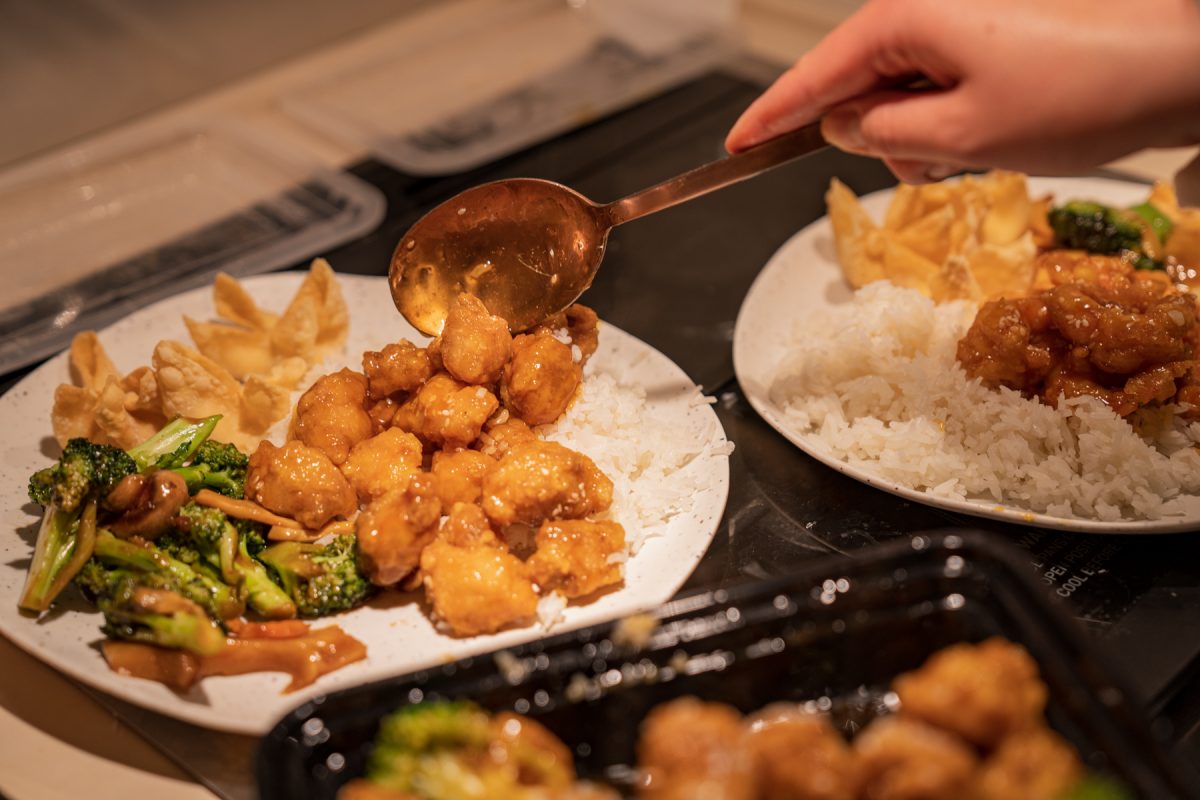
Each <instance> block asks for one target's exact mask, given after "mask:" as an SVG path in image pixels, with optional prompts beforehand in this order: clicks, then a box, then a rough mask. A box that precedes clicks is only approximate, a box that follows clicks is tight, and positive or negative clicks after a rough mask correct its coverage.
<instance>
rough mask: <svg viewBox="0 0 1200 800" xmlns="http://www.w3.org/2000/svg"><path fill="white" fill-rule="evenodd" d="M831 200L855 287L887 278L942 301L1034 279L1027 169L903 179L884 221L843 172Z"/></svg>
mask: <svg viewBox="0 0 1200 800" xmlns="http://www.w3.org/2000/svg"><path fill="white" fill-rule="evenodd" d="M826 202H827V204H828V207H829V219H830V222H831V224H832V226H833V233H834V242H835V245H836V249H837V255H838V261H839V262H840V263H841V266H842V271H843V273H844V274H845V276H846V280H847V281H848V282H849V283H850V285H851V286H853V287H854V288H856V289H857V288H859V287H861V286H864V285H866V284H867V283H870V282H871V281H875V280H883V279H887V280H890V281H892V282H893V283H895V284H897V285H899V286H905V287H909V288H912V289H917V290H918V291H920V292H922V293H923V294H925V295H927V296H929V297H932V298H933V299H934V300H937V301H939V302H941V301H945V300H957V299H968V300H973V301H981V300H986V299H990V298H993V297H1000V296H1006V295H1007V296H1012V295H1015V294H1023V293H1025V292H1027V291H1028V290H1029V287H1030V285H1031V283H1032V281H1033V277H1034V269H1033V257H1034V255H1035V254H1036V251H1037V244H1036V241H1035V238H1034V235H1033V234H1032V233H1031V232H1030V229H1031V220H1034V219H1035V218H1036V212H1037V210H1038V209H1037V207H1036V204H1034V203H1033V202H1032V201H1031V200H1030V198H1029V193H1028V190H1027V188H1026V183H1025V176H1024V175H1022V174H1021V173H1018V172H1005V171H1002V170H997V171H993V172H989V173H987V174H986V175H982V176H971V175H967V176H964V177H963V178H961V179H959V180H956V181H946V182H942V183H934V184H928V185H925V186H910V185H901V186H899V187H897V188H896V191H895V193H894V194H893V196H892V200H891V203H890V205H889V206H888V209H887V211H886V213H885V214H884V219H883V224H882V225H876V224H875V222H874V220H872V219H871V217H870V215H869V214H867V212H866V210H865V209H864V208H863V207H862V205H861V204H860V203H859V201H858V198H857V197H855V195H854V193H853V192H852V191H850V190H849V189H848V188H847V187H846V186H845V185H843V184H842V183H841V182H840V181H838V180H837V179H834V180H833V181H831V182H830V186H829V191H828V193H827V194H826ZM1042 214H1043V218H1044V210H1043V211H1042Z"/></svg>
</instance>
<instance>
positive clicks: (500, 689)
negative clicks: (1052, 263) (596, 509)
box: [257, 531, 1197, 800]
mask: <svg viewBox="0 0 1200 800" xmlns="http://www.w3.org/2000/svg"><path fill="white" fill-rule="evenodd" d="M1044 597H1045V595H1044V593H1043V592H1041V591H1039V589H1038V588H1037V587H1035V586H1034V585H1033V584H1032V583H1031V582H1030V581H1029V580H1028V579H1027V578H1026V577H1025V570H1022V569H1021V567H1020V566H1019V564H1018V562H1016V561H1014V557H1013V556H1012V554H1011V553H1010V552H1009V548H1008V547H1007V546H1006V545H1005V546H1002V545H1000V544H997V543H996V542H995V541H994V540H992V539H989V538H987V537H984V536H981V535H979V534H977V533H975V532H971V531H963V532H951V533H945V532H941V533H938V534H934V535H929V536H920V535H918V536H915V537H913V538H912V539H911V540H908V541H905V542H902V543H893V544H888V545H884V546H880V547H878V548H875V549H873V550H872V551H871V552H869V553H868V552H866V551H864V552H862V553H860V554H859V557H858V558H855V559H853V560H849V559H843V558H838V559H831V560H827V561H822V562H820V563H815V564H814V565H813V566H812V568H810V569H806V570H804V571H803V572H801V573H798V574H796V575H793V576H790V577H788V578H784V579H779V580H773V581H770V582H765V583H761V584H754V585H748V586H743V587H739V588H737V589H734V590H730V591H725V590H719V591H715V592H709V593H704V594H699V595H695V596H692V597H688V598H683V599H680V600H676V601H674V602H672V603H670V604H668V605H666V606H664V607H663V608H661V609H659V611H658V612H656V615H657V616H658V617H659V618H660V620H661V624H660V626H659V628H658V630H657V631H656V632H655V633H654V634H653V636H652V637H651V639H650V642H649V643H648V644H646V645H645V646H644V647H642V648H636V649H635V648H630V647H621V646H619V645H617V644H614V642H613V640H612V638H611V633H612V630H613V626H612V625H600V626H596V627H592V628H588V629H585V630H582V631H578V632H574V633H569V634H564V635H561V636H557V637H554V638H551V639H546V640H542V641H540V642H534V643H531V644H528V645H524V646H522V647H519V648H516V649H513V650H511V651H508V653H507V654H506V655H502V656H499V657H497V656H495V655H493V656H481V657H477V658H473V659H465V660H463V661H459V662H457V663H454V664H447V665H445V666H443V667H440V668H436V669H430V670H425V671H422V672H418V673H413V674H412V675H408V676H404V677H401V678H396V679H392V680H388V681H383V682H380V683H375V684H369V685H366V686H362V687H358V688H355V689H350V690H346V691H343V692H339V693H337V694H333V695H330V696H328V697H325V698H319V699H317V700H314V701H313V702H310V703H306V704H304V705H303V706H301V707H300V708H298V709H296V710H295V711H293V712H292V713H291V714H289V715H288V716H287V717H285V718H284V719H283V720H282V721H280V722H279V724H278V725H277V726H276V727H275V728H274V730H272V731H271V733H269V734H268V735H267V736H266V738H265V739H264V740H263V742H262V745H261V747H260V749H259V753H258V759H257V777H258V782H259V788H260V791H261V793H262V797H264V798H268V799H271V798H332V797H334V796H335V794H336V791H337V788H338V787H339V786H340V785H341V784H343V783H344V782H346V781H347V780H349V779H350V778H352V777H355V776H357V775H359V774H361V772H362V769H363V765H364V763H365V759H366V754H367V751H368V748H369V746H370V743H371V741H372V739H373V737H374V736H375V733H376V730H377V727H378V723H379V719H380V717H382V716H383V715H385V714H387V713H389V712H391V711H393V710H395V709H396V708H399V707H401V706H404V705H407V704H410V703H414V702H420V701H422V700H430V699H436V698H471V699H474V700H475V701H477V702H478V703H480V704H481V705H483V706H484V707H486V708H489V709H492V710H515V711H517V712H519V713H524V714H528V715H531V716H534V717H537V718H538V719H539V720H540V721H541V722H543V723H544V724H546V725H547V726H548V727H549V728H550V729H551V730H552V731H554V732H555V733H556V734H558V735H559V736H560V737H561V738H562V739H563V741H564V742H566V744H567V745H568V746H569V747H571V748H572V749H573V751H574V753H575V756H576V766H577V767H578V769H579V772H580V774H581V775H582V776H584V777H589V778H593V779H601V780H607V781H610V782H612V783H614V784H615V785H618V786H620V785H621V784H622V783H623V782H624V781H625V780H627V779H628V778H629V777H630V774H631V771H630V769H629V765H630V764H632V763H633V759H634V747H635V743H636V740H637V729H638V721H639V720H641V719H642V718H643V717H644V716H645V715H646V713H647V712H648V711H649V710H650V709H651V708H652V707H653V706H654V705H656V704H658V703H661V702H664V701H666V700H670V699H671V698H674V697H679V696H681V695H688V694H692V695H697V696H700V697H703V698H706V699H709V700H720V701H723V702H727V703H731V704H732V705H734V706H737V707H738V708H740V709H742V710H743V711H752V710H754V709H758V708H761V707H762V706H764V705H766V704H768V703H770V702H773V701H779V700H791V701H815V702H817V703H819V704H820V707H821V708H824V709H829V710H830V711H831V713H832V715H833V717H834V720H835V721H836V722H838V723H840V724H841V725H842V726H843V727H846V728H852V726H854V725H858V724H862V723H864V722H865V721H867V720H869V719H870V718H871V717H872V716H874V715H875V714H876V713H877V711H878V710H880V703H881V700H882V697H883V694H884V692H885V690H886V687H887V685H888V684H889V683H890V681H891V679H892V678H893V677H895V676H896V675H897V674H898V673H900V672H903V671H905V670H909V669H913V668H915V667H917V666H919V665H920V664H921V663H922V662H923V661H924V660H925V658H926V657H928V656H929V655H930V654H932V653H933V652H934V651H936V650H938V649H940V648H942V647H945V646H947V645H949V644H951V643H954V642H959V641H978V640H981V639H984V638H987V637H989V636H993V635H1001V636H1004V637H1006V638H1008V639H1010V640H1012V641H1015V642H1019V643H1021V644H1023V645H1024V646H1025V647H1026V648H1027V649H1028V650H1029V652H1030V653H1031V654H1032V655H1033V657H1034V658H1035V659H1036V660H1037V662H1038V664H1039V665H1040V668H1041V671H1042V677H1043V679H1044V680H1045V682H1046V684H1047V686H1048V688H1049V694H1050V703H1049V707H1048V710H1047V714H1048V716H1049V719H1050V723H1051V725H1052V726H1053V727H1055V728H1056V729H1057V730H1058V731H1059V732H1060V733H1062V734H1063V735H1064V736H1065V737H1066V738H1067V739H1069V740H1070V741H1071V742H1072V743H1074V745H1075V746H1076V747H1077V748H1078V749H1079V752H1080V754H1081V756H1082V757H1083V760H1084V761H1085V763H1086V764H1087V765H1088V766H1089V767H1091V768H1093V769H1097V770H1100V771H1103V772H1106V773H1108V774H1110V775H1112V776H1114V777H1117V778H1119V779H1120V780H1121V781H1123V782H1124V783H1125V784H1126V786H1127V787H1128V788H1129V789H1131V790H1132V791H1134V792H1135V793H1136V794H1137V796H1139V797H1143V798H1154V800H1166V799H1167V798H1187V797H1196V796H1197V794H1196V792H1195V787H1192V786H1190V785H1189V784H1188V783H1187V782H1185V780H1184V779H1183V778H1182V777H1181V776H1180V775H1179V773H1178V772H1177V771H1176V769H1175V767H1174V766H1173V765H1172V764H1171V762H1170V761H1169V759H1168V758H1167V757H1166V756H1165V755H1164V754H1163V752H1162V750H1161V749H1160V748H1159V746H1158V744H1157V743H1156V741H1155V737H1154V736H1153V735H1152V733H1151V729H1150V727H1149V726H1148V725H1147V724H1146V722H1145V721H1144V720H1143V719H1142V718H1141V717H1140V716H1139V714H1138V713H1137V712H1136V711H1135V710H1134V709H1133V707H1132V706H1131V704H1130V703H1129V701H1128V699H1127V693H1126V692H1125V691H1123V689H1122V688H1121V687H1120V686H1119V685H1117V684H1116V683H1114V681H1113V680H1112V679H1111V678H1110V677H1109V676H1108V675H1107V674H1106V672H1105V670H1104V669H1102V668H1101V666H1100V665H1099V664H1097V663H1096V659H1095V657H1094V656H1093V655H1092V654H1090V653H1089V652H1088V649H1087V648H1086V647H1085V646H1084V644H1083V641H1082V639H1081V638H1080V636H1079V635H1078V634H1077V633H1076V631H1075V630H1074V629H1073V628H1071V627H1069V625H1068V624H1067V623H1066V622H1065V621H1064V619H1063V618H1062V617H1061V616H1060V613H1059V612H1058V610H1057V609H1054V608H1051V607H1049V606H1048V605H1047V604H1046V601H1045V599H1044Z"/></svg>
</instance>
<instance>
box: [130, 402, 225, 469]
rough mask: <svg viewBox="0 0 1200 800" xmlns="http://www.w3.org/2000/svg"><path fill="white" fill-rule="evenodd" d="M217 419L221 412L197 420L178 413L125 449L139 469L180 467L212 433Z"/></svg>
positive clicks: (219, 417) (219, 418) (219, 419)
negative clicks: (140, 440) (129, 448)
mask: <svg viewBox="0 0 1200 800" xmlns="http://www.w3.org/2000/svg"><path fill="white" fill-rule="evenodd" d="M220 421H221V415H220V414H214V415H212V416H211V417H207V418H205V419H202V420H200V421H199V422H189V421H188V420H186V419H184V418H183V417H180V418H178V419H175V420H173V421H171V422H168V423H167V424H166V425H164V426H163V427H162V429H161V430H159V431H158V433H156V434H154V435H153V436H151V437H150V438H149V439H147V440H146V441H144V442H142V443H141V444H139V445H137V446H136V447H134V448H133V449H131V450H127V451H125V452H127V453H128V454H129V457H130V458H132V459H133V461H134V463H135V464H137V468H138V472H145V471H146V470H148V469H150V468H151V467H159V468H166V469H171V468H175V467H180V466H182V465H183V464H185V463H187V461H188V459H190V458H191V457H192V456H193V455H195V453H196V450H198V449H199V448H200V445H202V444H204V442H205V440H206V439H208V437H209V436H211V435H212V432H213V430H214V429H215V428H216V427H217V423H218V422H220Z"/></svg>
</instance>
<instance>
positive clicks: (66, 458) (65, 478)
mask: <svg viewBox="0 0 1200 800" xmlns="http://www.w3.org/2000/svg"><path fill="white" fill-rule="evenodd" d="M137 471H138V469H137V465H136V463H135V462H134V460H133V459H132V458H130V457H129V455H128V454H127V453H126V452H125V451H124V450H121V449H120V448H119V447H113V446H112V445H108V444H93V443H92V442H89V441H88V440H87V439H71V440H70V441H69V442H67V446H66V447H64V448H63V453H62V456H61V457H60V458H59V459H58V463H57V464H54V465H53V466H50V467H46V468H45V469H43V470H39V471H38V472H35V473H34V474H33V476H32V477H30V479H29V499H31V500H33V502H35V503H37V504H38V505H42V506H49V505H50V504H51V503H57V504H58V507H59V508H60V509H62V510H63V511H67V512H72V511H75V510H77V509H78V508H79V507H80V505H82V504H83V501H84V500H85V499H86V498H87V497H89V496H92V495H103V494H107V493H108V492H109V491H111V490H112V488H113V487H114V486H116V485H117V484H118V483H119V482H120V481H121V479H122V478H124V477H125V476H126V475H132V474H133V473H135V472H137Z"/></svg>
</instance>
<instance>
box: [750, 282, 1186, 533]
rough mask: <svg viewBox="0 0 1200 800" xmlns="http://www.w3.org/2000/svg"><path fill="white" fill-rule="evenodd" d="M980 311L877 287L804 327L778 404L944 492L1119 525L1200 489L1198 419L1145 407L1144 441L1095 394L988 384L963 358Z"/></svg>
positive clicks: (870, 463) (856, 455) (890, 468)
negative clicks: (958, 353)
mask: <svg viewBox="0 0 1200 800" xmlns="http://www.w3.org/2000/svg"><path fill="white" fill-rule="evenodd" d="M974 314H975V307H974V306H973V305H971V304H969V303H966V302H954V303H945V304H941V305H935V304H934V303H932V302H931V301H930V300H928V299H927V298H925V297H924V296H923V295H921V294H920V293H918V292H916V291H914V290H911V289H902V288H899V287H896V286H894V285H892V284H890V283H887V282H879V283H874V284H871V285H869V286H867V287H865V288H863V289H861V290H859V291H858V292H857V293H856V294H855V297H854V300H853V302H852V303H849V304H846V305H844V306H839V307H837V308H835V309H831V310H829V311H828V312H827V313H826V314H822V315H818V316H814V317H813V318H810V319H807V320H803V321H801V322H800V323H799V324H798V325H797V328H796V330H795V332H794V336H793V338H792V341H791V342H790V343H789V347H788V349H789V351H790V356H789V358H788V359H787V361H786V362H785V363H783V364H781V365H780V369H779V371H778V375H779V377H778V378H777V379H776V381H775V382H774V384H773V385H772V387H771V399H772V401H773V402H775V403H776V404H777V405H778V406H779V407H780V408H782V409H784V412H785V415H786V417H787V418H788V419H789V420H790V421H791V423H792V424H793V425H796V426H797V427H799V428H800V429H802V430H807V431H810V432H812V433H813V434H815V438H816V439H818V440H819V441H820V442H821V443H822V444H823V445H825V446H826V447H828V449H829V451H830V452H831V453H832V454H833V455H835V456H836V457H837V458H839V459H842V460H844V461H846V462H847V463H849V464H851V465H855V466H859V467H862V468H865V469H869V470H870V471H871V472H873V473H874V474H876V475H878V476H880V477H882V478H885V479H887V480H889V481H893V482H895V483H897V484H900V485H903V486H906V487H909V488H912V489H915V490H919V491H924V492H927V493H929V494H931V495H936V496H940V497H946V498H952V499H959V500H962V499H968V498H970V499H974V500H980V499H988V500H991V501H994V502H996V503H998V504H1003V505H1007V506H1010V507H1019V508H1022V509H1027V510H1029V511H1035V512H1041V513H1046V514H1050V515H1054V516H1059V517H1077V518H1086V519H1099V520H1105V521H1116V520H1122V519H1143V518H1145V519H1157V518H1160V517H1162V516H1164V515H1167V514H1171V513H1176V512H1177V505H1178V498H1179V496H1180V495H1181V494H1193V493H1197V492H1200V452H1198V451H1197V449H1196V445H1197V442H1200V422H1192V423H1185V422H1184V421H1182V420H1181V419H1179V417H1178V416H1177V415H1176V414H1174V413H1173V412H1172V410H1169V409H1168V410H1167V411H1166V413H1159V414H1157V415H1154V416H1153V418H1151V416H1150V415H1149V414H1146V415H1144V416H1143V417H1142V418H1141V419H1140V421H1139V426H1140V427H1142V428H1143V430H1150V429H1153V433H1152V434H1150V435H1147V437H1146V438H1143V437H1142V436H1139V435H1138V433H1136V432H1135V431H1134V429H1133V427H1131V426H1130V424H1129V423H1128V422H1126V421H1125V420H1123V419H1121V418H1120V417H1119V416H1118V415H1117V414H1115V413H1114V412H1113V411H1112V410H1111V409H1109V408H1108V407H1107V406H1105V405H1104V404H1103V403H1101V402H1100V401H1099V400H1096V399H1094V398H1091V397H1079V398H1074V399H1071V400H1066V401H1064V402H1061V403H1060V404H1059V408H1057V409H1055V408H1052V407H1050V406H1048V405H1045V404H1043V403H1041V402H1038V401H1036V400H1031V399H1027V398H1024V397H1022V396H1021V395H1020V394H1019V393H1018V392H1015V391H1012V390H1009V389H1000V390H999V391H994V390H991V389H988V388H985V387H984V386H983V385H981V384H980V382H979V381H978V380H970V379H968V378H967V375H966V373H965V372H964V371H963V369H962V368H961V367H960V366H959V365H958V362H957V360H956V358H955V349H956V346H957V343H958V340H959V339H960V338H961V337H962V335H963V334H964V333H965V332H966V330H967V328H968V327H969V326H970V323H971V320H972V319H973V317H974Z"/></svg>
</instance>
